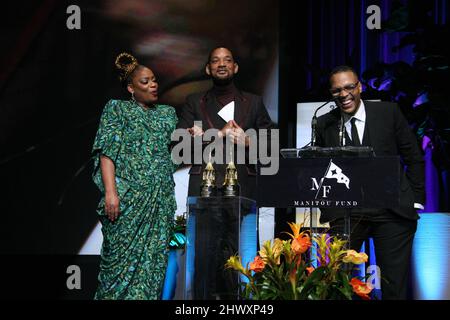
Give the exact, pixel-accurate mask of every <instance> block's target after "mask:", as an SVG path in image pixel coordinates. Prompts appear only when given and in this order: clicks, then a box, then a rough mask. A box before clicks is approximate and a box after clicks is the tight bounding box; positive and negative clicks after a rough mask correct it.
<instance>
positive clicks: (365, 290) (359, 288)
mask: <svg viewBox="0 0 450 320" xmlns="http://www.w3.org/2000/svg"><path fill="white" fill-rule="evenodd" d="M350 285H351V286H352V287H353V292H355V293H356V294H357V295H358V296H360V297H361V298H363V299H364V300H370V297H369V296H368V294H369V293H370V292H371V291H372V287H371V286H370V285H369V284H367V283H365V282H362V281H361V280H359V279H358V278H353V279H352V280H350Z"/></svg>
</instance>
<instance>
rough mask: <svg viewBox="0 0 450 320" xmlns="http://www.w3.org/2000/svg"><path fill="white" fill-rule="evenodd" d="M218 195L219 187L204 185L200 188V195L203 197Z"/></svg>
mask: <svg viewBox="0 0 450 320" xmlns="http://www.w3.org/2000/svg"><path fill="white" fill-rule="evenodd" d="M216 195H217V189H216V187H215V186H202V189H201V190H200V196H201V197H203V198H207V197H215V196H216Z"/></svg>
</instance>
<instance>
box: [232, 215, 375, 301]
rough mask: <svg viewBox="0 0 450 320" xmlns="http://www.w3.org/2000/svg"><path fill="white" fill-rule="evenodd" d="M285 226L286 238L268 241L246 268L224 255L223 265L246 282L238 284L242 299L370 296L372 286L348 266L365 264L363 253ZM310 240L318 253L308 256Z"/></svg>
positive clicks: (298, 227) (332, 239) (298, 226)
mask: <svg viewBox="0 0 450 320" xmlns="http://www.w3.org/2000/svg"><path fill="white" fill-rule="evenodd" d="M289 226H290V228H291V230H292V233H288V234H289V236H290V239H289V240H281V239H278V238H276V239H274V240H273V241H270V240H268V241H266V242H265V243H264V245H263V247H262V249H261V250H260V251H259V255H257V256H256V257H255V258H254V260H253V262H251V263H249V264H247V266H246V267H245V268H244V266H243V265H242V262H241V258H240V257H239V256H237V255H234V256H231V257H230V258H229V259H228V261H227V263H226V267H227V268H231V269H234V270H236V271H238V272H239V273H240V274H242V275H243V276H244V277H243V278H244V279H245V280H246V281H242V282H241V286H242V290H241V296H242V297H243V298H244V299H253V300H267V299H280V300H327V299H331V300H341V299H346V300H351V299H352V298H353V296H354V295H357V296H359V297H360V298H362V299H366V300H368V299H370V297H369V293H370V292H371V291H372V288H371V287H370V285H369V284H366V283H365V282H364V281H362V279H359V278H357V277H353V278H352V277H351V270H352V267H353V266H352V265H358V264H361V263H363V262H367V258H368V257H367V255H366V254H365V253H358V252H356V251H354V250H346V249H345V244H346V241H344V240H340V239H339V238H337V237H334V236H329V235H328V234H326V233H324V234H318V235H316V236H313V237H312V239H311V236H310V234H309V232H308V231H300V230H301V229H302V224H296V223H289ZM313 243H315V244H316V246H315V247H316V250H315V251H316V252H315V253H314V254H313V255H312V257H310V256H311V255H310V248H311V246H312V245H313ZM313 265H316V267H314V266H313ZM241 278H242V277H241Z"/></svg>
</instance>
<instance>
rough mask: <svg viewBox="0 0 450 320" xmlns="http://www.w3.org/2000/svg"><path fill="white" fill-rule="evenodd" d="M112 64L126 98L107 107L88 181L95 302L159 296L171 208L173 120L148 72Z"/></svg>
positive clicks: (126, 62)
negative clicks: (99, 238) (95, 194)
mask: <svg viewBox="0 0 450 320" xmlns="http://www.w3.org/2000/svg"><path fill="white" fill-rule="evenodd" d="M116 66H117V68H118V69H119V71H120V73H121V75H120V79H121V81H122V82H123V83H124V85H125V86H126V88H127V90H128V91H129V92H130V93H131V96H132V98H131V99H130V100H129V101H123V100H110V101H109V102H108V103H107V104H106V106H105V108H104V110H103V114H102V116H101V120H100V125H99V128H98V131H97V135H96V137H95V142H94V146H93V156H94V159H95V169H94V173H93V179H94V182H95V183H96V184H97V186H98V187H99V188H100V190H101V192H102V194H103V197H102V199H101V200H100V203H99V206H98V208H97V212H98V214H99V217H100V221H101V223H102V233H103V245H102V251H101V262H100V273H99V276H98V280H99V286H98V289H97V292H96V294H95V299H140V300H142V299H160V298H161V292H162V287H163V283H164V276H165V271H166V265H167V259H168V258H167V257H168V245H169V241H170V237H171V232H172V226H173V218H174V213H175V210H176V202H175V195H174V186H175V184H174V181H173V172H174V169H175V166H174V164H173V163H172V160H171V156H170V150H169V145H170V142H171V140H170V136H171V133H172V131H173V130H174V129H175V126H176V123H177V116H176V113H175V110H174V108H172V107H170V106H167V105H161V104H157V103H156V102H157V99H158V84H157V82H156V78H155V76H154V74H153V72H152V71H151V70H150V69H149V68H147V67H145V66H143V65H139V64H138V63H137V61H136V59H135V58H134V57H133V56H131V55H129V54H127V53H122V54H120V55H119V56H118V57H117V59H116Z"/></svg>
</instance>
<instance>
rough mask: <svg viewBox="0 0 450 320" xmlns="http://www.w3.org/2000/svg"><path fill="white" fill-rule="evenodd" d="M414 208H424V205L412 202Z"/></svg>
mask: <svg viewBox="0 0 450 320" xmlns="http://www.w3.org/2000/svg"><path fill="white" fill-rule="evenodd" d="M414 209H420V210H424V209H425V208H424V206H423V205H422V204H420V203H414Z"/></svg>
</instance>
